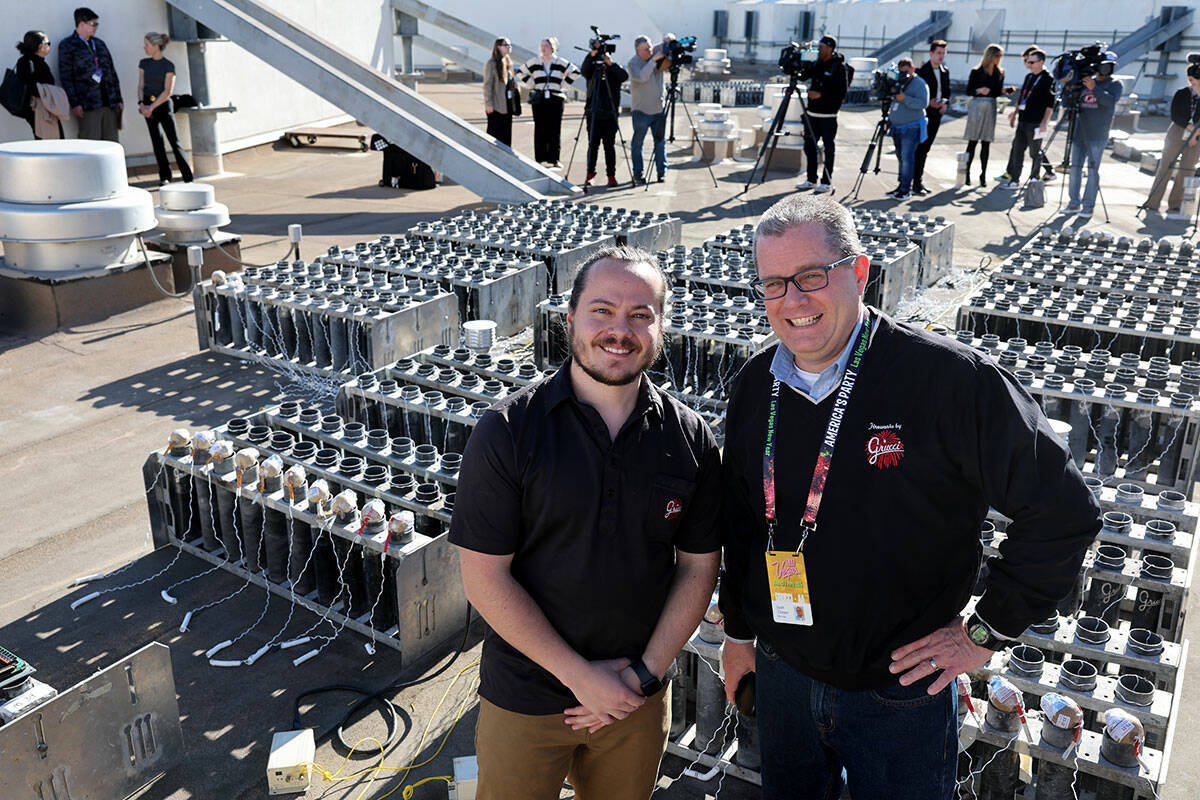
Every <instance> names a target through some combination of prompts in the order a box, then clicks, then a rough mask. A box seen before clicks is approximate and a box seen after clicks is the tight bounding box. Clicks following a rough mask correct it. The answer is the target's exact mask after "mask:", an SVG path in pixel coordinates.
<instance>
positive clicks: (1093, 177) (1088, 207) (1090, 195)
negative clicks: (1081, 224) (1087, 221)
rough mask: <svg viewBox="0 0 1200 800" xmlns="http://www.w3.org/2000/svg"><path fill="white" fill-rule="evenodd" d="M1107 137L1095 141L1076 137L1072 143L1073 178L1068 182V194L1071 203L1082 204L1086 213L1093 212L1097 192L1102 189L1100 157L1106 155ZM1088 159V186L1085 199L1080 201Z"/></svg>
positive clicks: (1084, 190)
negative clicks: (1084, 170) (1085, 165)
mask: <svg viewBox="0 0 1200 800" xmlns="http://www.w3.org/2000/svg"><path fill="white" fill-rule="evenodd" d="M1105 144H1107V140H1105V139H1097V140H1096V141H1094V142H1088V141H1084V140H1083V139H1076V140H1075V141H1074V142H1072V143H1071V179H1070V181H1069V182H1068V183H1069V185H1068V188H1067V194H1068V195H1069V196H1070V201H1071V202H1070V204H1071V205H1073V206H1078V205H1082V206H1083V210H1084V212H1085V213H1088V214H1090V213H1092V210H1093V209H1094V208H1095V207H1096V193H1097V192H1099V191H1100V159H1101V158H1103V157H1104V145H1105ZM1085 160H1086V161H1087V169H1088V179H1087V186H1086V187H1084V189H1083V201H1082V203H1081V202H1080V198H1079V189H1080V186H1081V185H1082V184H1083V164H1084V161H1085Z"/></svg>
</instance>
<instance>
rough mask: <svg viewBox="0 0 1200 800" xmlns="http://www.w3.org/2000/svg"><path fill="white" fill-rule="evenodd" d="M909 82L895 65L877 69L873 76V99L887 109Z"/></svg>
mask: <svg viewBox="0 0 1200 800" xmlns="http://www.w3.org/2000/svg"><path fill="white" fill-rule="evenodd" d="M907 82H908V81H907V80H906V79H905V77H904V75H903V74H901V72H900V69H899V68H898V67H897V66H896V65H895V64H892V65H891V66H888V67H885V68H884V69H877V70H875V71H874V72H873V73H872V74H871V97H872V98H873V99H875V100H878V101H879V102H881V103H883V105H884V107H885V108H887V107H888V106H891V104H892V100H893V99H894V98H895V96H896V95H897V94H898V93H899V92H900V90H901V89H902V88H903V86H904V84H906V83H907Z"/></svg>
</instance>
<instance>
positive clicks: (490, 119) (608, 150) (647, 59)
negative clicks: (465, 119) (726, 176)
mask: <svg viewBox="0 0 1200 800" xmlns="http://www.w3.org/2000/svg"><path fill="white" fill-rule="evenodd" d="M667 38H668V39H669V38H670V35H669V34H668V37H667ZM539 49H540V53H539V55H538V56H535V57H534V58H531V59H530V60H529V61H527V62H526V63H524V64H522V65H520V66H514V64H513V61H512V42H511V41H509V40H508V39H507V38H500V39H497V40H496V41H495V43H494V44H493V46H492V55H491V57H490V58H489V59H488V61H487V63H486V64H484V67H483V103H484V111H485V112H486V114H487V132H488V135H489V136H492V137H493V138H495V139H496V140H498V141H500V142H502V143H503V144H506V145H508V146H509V147H511V146H512V122H513V117H514V116H519V115H521V113H522V108H521V95H522V90H527V91H528V97H529V105H530V107H531V108H532V109H533V150H534V159H535V160H536V161H537V162H538V163H539V164H544V165H545V166H548V167H551V168H555V169H557V168H561V167H562V161H561V152H562V118H563V107H564V105H565V103H566V99H567V95H566V92H567V89H568V87H570V86H571V85H572V84H574V83H575V81H576V79H578V78H580V77H582V78H583V79H584V81H586V84H587V99H586V101H585V103H584V109H583V116H584V123H585V125H586V127H587V133H588V147H587V178H586V179H585V185H590V184H591V183H592V181H594V180H595V179H596V168H597V161H598V158H599V155H600V150H601V149H603V151H604V162H605V168H606V177H607V185H608V186H617V185H618V182H617V177H616V169H617V153H616V137H617V135H618V127H617V126H618V120H619V117H620V109H621V87H622V86H623V85H624V84H625V82H626V81H628V82H629V87H630V90H629V91H630V96H631V107H632V114H633V137H632V140H631V143H630V144H631V147H632V150H633V153H632V160H633V182H634V184H635V185H637V184H639V183H643V182H644V181H645V180H646V178H645V175H644V159H643V154H642V148H643V144H644V142H645V138H646V134H647V133H649V134H650V135H651V137H652V139H653V142H654V168H655V170H656V172H657V178H656V179H657V180H658V181H660V182H661V181H663V180H665V175H666V172H667V154H666V113H665V109H664V102H663V100H664V96H663V95H664V81H663V73H664V72H666V71H667V70H668V69H670V66H671V61H670V58H669V57H667V56H666V55H665V53H664V50H663V45H661V44H660V45H653V44H652V43H651V40H650V37H649V36H638V37H637V38H636V39H635V40H634V56H633V57H632V58H631V59H629V62H628V64H627V65H626V66H624V67H623V66H621V65H620V64H617V63H616V62H614V61H613V58H612V54H611V53H610V52H608V49H607V47H606V46H605V44H604V43H601V42H596V43H594V44H593V47H592V49H591V50H590V51H589V52H588V54H587V55H586V56H585V57H584V59H583V62H582V63H581V64H580V66H578V67H576V66H575V65H574V64H572V63H571V62H570V61H568V60H567V59H565V58H563V57H561V56H560V55H558V40H557V39H556V38H554V37H553V36H550V37H547V38H545V39H543V40H542V41H541V44H540V47H539Z"/></svg>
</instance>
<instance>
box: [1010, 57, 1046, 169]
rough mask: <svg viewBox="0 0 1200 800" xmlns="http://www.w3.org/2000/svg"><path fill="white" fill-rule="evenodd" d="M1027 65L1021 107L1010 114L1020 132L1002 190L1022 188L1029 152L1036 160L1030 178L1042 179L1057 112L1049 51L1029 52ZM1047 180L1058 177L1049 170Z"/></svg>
mask: <svg viewBox="0 0 1200 800" xmlns="http://www.w3.org/2000/svg"><path fill="white" fill-rule="evenodd" d="M1025 66H1026V67H1027V68H1028V69H1029V74H1028V75H1026V76H1025V82H1024V83H1022V84H1021V91H1020V92H1019V93H1018V94H1017V96H1016V99H1017V107H1016V108H1014V109H1013V110H1012V111H1011V112H1009V114H1008V124H1009V127H1012V128H1016V133H1015V134H1013V142H1012V149H1011V150H1009V151H1008V170H1007V171H1006V172H1005V173H1004V174H1003V175H1001V176H1000V177H999V179H998V180H999V181H1000V188H1002V189H1016V188H1018V187H1019V186H1020V185H1021V169H1022V168H1023V167H1024V166H1025V151H1026V150H1029V157H1030V158H1031V159H1032V160H1033V166H1031V167H1030V168H1029V176H1030V178H1036V177H1037V176H1038V170H1039V169H1040V168H1041V162H1042V142H1043V141H1045V138H1046V125H1047V124H1049V122H1050V115H1051V114H1052V113H1054V76H1052V75H1051V74H1050V73H1049V72H1048V71H1047V70H1046V54H1045V52H1043V51H1042V50H1039V49H1038V48H1036V47H1035V48H1033V49H1030V50H1026V51H1025ZM1046 177H1047V178H1052V177H1054V173H1053V171H1050V170H1047V173H1046Z"/></svg>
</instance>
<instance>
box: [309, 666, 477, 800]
mask: <svg viewBox="0 0 1200 800" xmlns="http://www.w3.org/2000/svg"><path fill="white" fill-rule="evenodd" d="M478 666H479V660H478V659H476V660H475V661H472V662H471V663H470V664H467V665H466V666H465V667H463V668H462V669H461V670H459V671H458V674H457V675H455V676H454V680H452V681H450V685H448V686H447V687H446V691H445V692H443V693H442V699H441V700H438V704H437V706H435V707H434V709H433V713H432V714H430V715H429V721H428V722H426V723H425V730H424V731H422V732H421V738H420V740H419V741H418V742H417V752H418V753H419V752H421V747H422V746H423V745H424V744H425V737H426V736H428V735H429V729H430V727H431V726H432V725H433V721H434V719H436V718H437V715H438V711H440V710H441V708H442V704H443V703H445V702H446V698H447V697H449V696H450V690H451V689H453V688H454V686H455V684H457V683H458V679H459V678H461V677H462V676H463V675H465V674H466V673H467V672H468V671H469V670H471V669H473V668H475V667H478ZM472 688H474V687H472ZM473 695H474V692H468V693H467V694H466V696H465V697H463V699H462V702H461V703H459V705H458V712H457V713H456V714H455V715H454V723H453V724H452V725H451V726H450V730H448V731H446V735H445V736H443V737H442V741H441V744H439V745H438V748H437V750H435V751H433V755H431V756H430V757H429V758H427V759H425V760H424V761H422V762H421V763H420V764H409V765H408V766H407V767H389V766H385V765H384V763H383V761H384V758H385V755H384V752H383V744H382V743H381V742H380V741H379V740H378V739H376V738H374V737H372V736H364V737H363V738H361V739H359V740H358V741H357V742H355V743H354V747H352V748H350V752H349V753H347V754H346V757H345V758H343V759H342V763H341V765H340V766H339V767H338V768H337V769H336V770H335V771H333V772H330V771H329V770H327V769H325V768H324V767H322V766H321V765H320V764H317V763H312V762H310V763H307V764H301V765H300V766H302V767H304V766H309V767H312V769H313V772H315V773H317V774H318V775H320V776H321V777H322V778H324V779H325V780H326V781H329V782H330V783H333V782H336V781H343V780H348V779H349V778H350V777H351V776H345V777H342V770H344V769H345V768H346V765H347V764H348V763H349V762H350V757H351V756H352V755H354V751H355V750H356V749H358V746H359V745H361V744H363V743H364V742H374V743H375V745H376V747H378V748H379V764H377V765H376V766H374V767H372V768H371V769H370V770H368V771H367V772H365V773H356V775H357V774H364V775H366V774H369V775H370V776H371V780H369V781H367V785H366V786H364V787H363V790H362V791H361V792H359V794H358V796H357V797H355V799H354V800H363V798H364V797H366V796H367V792H369V791H370V790H371V786H373V785H374V783H375V779H376V778H378V777H379V773H380V772H381V771H382V770H393V771H396V772H400V771H403V773H404V774H403V775H401V776H400V783H399V784H398V785H397V786H396V788H395V789H392V790H391V791H389V792H388V793H387V794H384V795H380V797H379V798H377V800H383V798H385V797H388V796H389V795H392V794H394V793H395V791H396V789H399V788H400V787H401V786H403V787H404V791H403V792H402V793H401V795H400V797H401V798H402V799H403V800H412V796H413V792H414V790H415V789H416V788H417V787H418V786H421V785H422V784H425V783H429V782H430V781H446V783H448V784H449V783H451V782H453V780H454V779H453V778H452V777H451V776H449V775H434V776H432V777H429V778H423V779H421V780H419V781H417V782H416V783H413V784H410V785H408V786H404V781H405V779H407V778H408V773H410V772H411V771H412V770H414V769H416V768H417V767H423V766H425V765H426V764H428V763H429V762H430V761H433V760H434V759H435V758H437V757H438V754H439V753H441V752H442V748H443V747H445V746H446V742H447V741H448V740H449V739H450V734H452V733H454V729H455V728H456V727H458V722H459V720H461V719H462V715H463V712H464V711H466V708H467V703H469V702H470V700H471V698H472V696H473Z"/></svg>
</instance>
